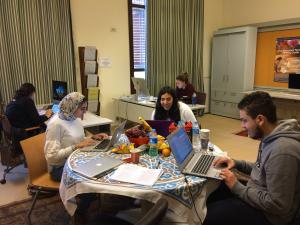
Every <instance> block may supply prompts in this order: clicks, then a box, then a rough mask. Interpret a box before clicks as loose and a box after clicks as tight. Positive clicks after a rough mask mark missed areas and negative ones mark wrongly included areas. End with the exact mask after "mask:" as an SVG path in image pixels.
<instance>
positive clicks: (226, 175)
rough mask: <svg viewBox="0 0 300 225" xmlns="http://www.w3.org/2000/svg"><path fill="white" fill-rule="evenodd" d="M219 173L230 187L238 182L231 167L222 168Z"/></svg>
mask: <svg viewBox="0 0 300 225" xmlns="http://www.w3.org/2000/svg"><path fill="white" fill-rule="evenodd" d="M219 175H220V177H221V178H222V179H223V180H224V182H225V184H226V185H227V187H228V188H229V189H232V188H233V186H234V185H235V184H236V182H237V178H236V176H235V174H234V173H233V172H231V171H230V170H229V169H222V170H221V172H220V174H219Z"/></svg>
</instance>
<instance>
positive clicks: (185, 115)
mask: <svg viewBox="0 0 300 225" xmlns="http://www.w3.org/2000/svg"><path fill="white" fill-rule="evenodd" d="M178 104H179V111H180V119H181V120H182V121H184V122H187V121H191V122H192V123H194V122H197V120H196V117H195V115H194V113H193V111H192V110H191V108H190V107H189V106H188V105H187V104H185V103H183V102H178ZM154 115H155V109H154V110H153V112H152V116H151V120H154Z"/></svg>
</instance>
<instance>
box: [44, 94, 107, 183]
mask: <svg viewBox="0 0 300 225" xmlns="http://www.w3.org/2000/svg"><path fill="white" fill-rule="evenodd" d="M86 110H87V100H86V98H85V97H84V95H82V94H81V93H79V92H72V93H70V94H68V95H67V96H65V97H64V98H63V100H62V101H61V102H60V104H59V113H57V114H56V115H54V116H53V117H52V118H51V120H50V121H49V123H48V125H47V130H46V143H45V147H44V151H45V156H46V159H47V162H48V167H49V172H50V175H51V179H53V180H55V181H60V180H61V176H62V172H63V167H64V164H65V162H66V160H67V158H68V156H69V155H70V154H71V153H72V152H73V151H74V150H76V149H78V148H83V147H87V146H91V145H94V144H96V143H95V141H94V140H93V139H92V138H85V137H84V129H83V126H82V124H81V122H80V121H79V120H78V119H77V118H82V117H83V115H84V113H85V112H86ZM106 137H107V135H106V134H103V133H101V134H98V135H95V136H93V138H106Z"/></svg>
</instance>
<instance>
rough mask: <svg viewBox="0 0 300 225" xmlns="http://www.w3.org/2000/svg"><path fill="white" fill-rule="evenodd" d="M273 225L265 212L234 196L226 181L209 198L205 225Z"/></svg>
mask: <svg viewBox="0 0 300 225" xmlns="http://www.w3.org/2000/svg"><path fill="white" fill-rule="evenodd" d="M229 224H230V225H241V224H243V225H254V224H259V225H272V224H271V223H270V222H269V221H268V220H267V218H266V217H265V215H264V214H263V212H262V211H261V210H258V209H256V208H253V207H252V206H250V205H249V204H248V203H246V202H244V201H242V200H241V199H239V198H238V197H236V196H234V195H233V194H232V193H231V192H230V190H229V189H228V188H227V187H226V185H225V184H224V183H222V184H221V185H220V187H219V188H218V189H217V190H216V191H215V192H214V193H212V195H211V196H210V197H209V198H208V200H207V215H206V218H205V220H204V223H203V225H229Z"/></svg>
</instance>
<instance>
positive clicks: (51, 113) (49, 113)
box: [45, 109, 53, 118]
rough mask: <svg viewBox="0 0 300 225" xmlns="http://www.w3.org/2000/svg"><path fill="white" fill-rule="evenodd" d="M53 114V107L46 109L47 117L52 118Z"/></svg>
mask: <svg viewBox="0 0 300 225" xmlns="http://www.w3.org/2000/svg"><path fill="white" fill-rule="evenodd" d="M52 115H53V112H52V110H51V109H47V110H46V113H45V116H46V117H47V118H50V117H51V116H52Z"/></svg>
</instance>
